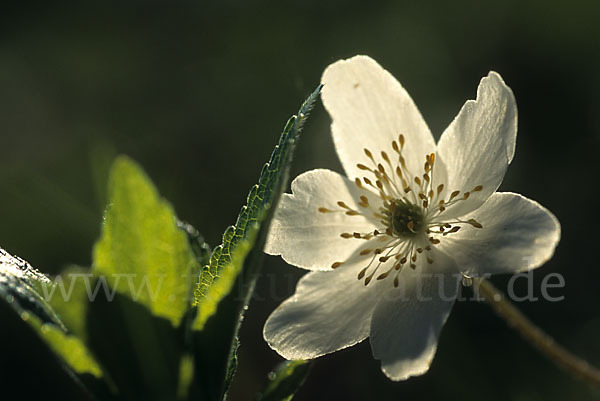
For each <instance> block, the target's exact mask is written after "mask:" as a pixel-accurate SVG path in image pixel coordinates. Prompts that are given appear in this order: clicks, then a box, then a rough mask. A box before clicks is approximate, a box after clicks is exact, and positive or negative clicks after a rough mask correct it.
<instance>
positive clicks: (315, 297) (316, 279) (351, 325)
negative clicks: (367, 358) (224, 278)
mask: <svg viewBox="0 0 600 401" xmlns="http://www.w3.org/2000/svg"><path fill="white" fill-rule="evenodd" d="M353 267H354V268H353ZM356 267H357V266H351V265H344V266H342V267H340V268H339V269H336V270H334V271H330V272H310V273H308V274H306V275H305V276H304V277H302V279H300V281H299V282H298V286H297V288H296V293H295V294H294V296H292V297H291V298H289V299H287V300H286V301H285V302H283V303H282V304H281V305H280V306H279V307H278V308H277V309H275V311H274V312H273V313H272V314H271V316H270V317H269V319H268V320H267V323H266V324H265V327H264V330H263V335H264V338H265V340H266V341H267V343H268V344H269V346H270V347H271V348H273V349H274V350H275V351H277V352H278V353H279V354H280V355H281V356H283V357H284V358H286V359H312V358H316V357H319V356H321V355H325V354H327V353H330V352H334V351H337V350H340V349H342V348H346V347H349V346H352V345H354V344H357V343H359V342H360V341H362V340H364V339H365V338H366V337H367V336H368V334H369V327H370V323H371V314H372V311H373V308H374V307H375V303H376V300H377V289H378V288H377V285H378V284H379V283H373V284H374V285H369V286H365V285H364V284H363V283H362V282H361V281H359V280H358V279H357V277H356V275H357V271H358V270H357V269H356Z"/></svg>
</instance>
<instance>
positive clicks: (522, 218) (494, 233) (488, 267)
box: [439, 192, 560, 276]
mask: <svg viewBox="0 0 600 401" xmlns="http://www.w3.org/2000/svg"><path fill="white" fill-rule="evenodd" d="M468 218H474V219H475V220H477V222H479V223H480V224H482V225H483V228H480V229H476V228H471V227H464V228H463V229H461V230H460V231H459V232H457V233H454V234H451V235H448V236H447V237H446V238H444V239H443V240H442V242H441V243H440V245H439V246H440V250H442V251H443V252H445V253H446V254H448V255H449V256H450V257H451V258H452V259H454V260H455V261H456V263H457V265H458V267H459V269H460V270H461V271H463V272H465V274H467V275H469V276H480V275H483V274H486V273H488V274H499V273H517V272H520V271H525V270H530V269H533V268H536V267H538V266H540V265H542V264H543V263H545V262H546V261H547V260H548V259H550V258H551V257H552V255H553V254H554V248H555V247H556V245H557V244H558V241H559V239H560V223H559V222H558V220H557V219H556V217H554V215H553V214H552V213H550V212H549V211H548V210H547V209H546V208H544V207H543V206H541V205H540V204H539V203H537V202H535V201H532V200H530V199H527V198H525V197H524V196H521V195H519V194H514V193H506V192H498V193H495V194H494V195H492V196H491V197H490V198H489V199H488V200H487V202H485V203H484V204H483V206H481V207H480V208H479V209H477V210H476V211H475V212H473V213H472V214H470V215H469V216H468Z"/></svg>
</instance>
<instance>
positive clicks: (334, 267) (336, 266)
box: [331, 262, 344, 269]
mask: <svg viewBox="0 0 600 401" xmlns="http://www.w3.org/2000/svg"><path fill="white" fill-rule="evenodd" d="M343 264H344V262H335V263H334V264H332V265H331V268H332V269H337V268H338V267H340V266H341V265H343Z"/></svg>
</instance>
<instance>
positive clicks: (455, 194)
mask: <svg viewBox="0 0 600 401" xmlns="http://www.w3.org/2000/svg"><path fill="white" fill-rule="evenodd" d="M458 194H460V191H454V192H452V193H451V194H450V200H452V199H454V198H456V197H457V196H458Z"/></svg>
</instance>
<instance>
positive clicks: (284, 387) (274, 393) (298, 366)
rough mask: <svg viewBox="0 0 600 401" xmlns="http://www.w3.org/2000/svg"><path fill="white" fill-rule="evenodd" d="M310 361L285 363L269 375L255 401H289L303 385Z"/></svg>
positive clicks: (310, 364)
mask: <svg viewBox="0 0 600 401" xmlns="http://www.w3.org/2000/svg"><path fill="white" fill-rule="evenodd" d="M311 366H312V363H311V362H310V361H285V362H283V363H281V364H280V365H279V366H278V367H277V368H276V369H275V370H274V371H273V372H271V373H269V376H268V378H267V381H266V383H265V385H264V386H263V389H262V390H261V391H260V392H259V393H258V394H257V395H256V397H255V399H254V400H255V401H290V400H291V399H292V398H293V397H294V394H296V391H298V389H299V388H300V387H301V386H302V384H304V381H305V380H306V377H307V376H308V373H309V371H310V368H311Z"/></svg>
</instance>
